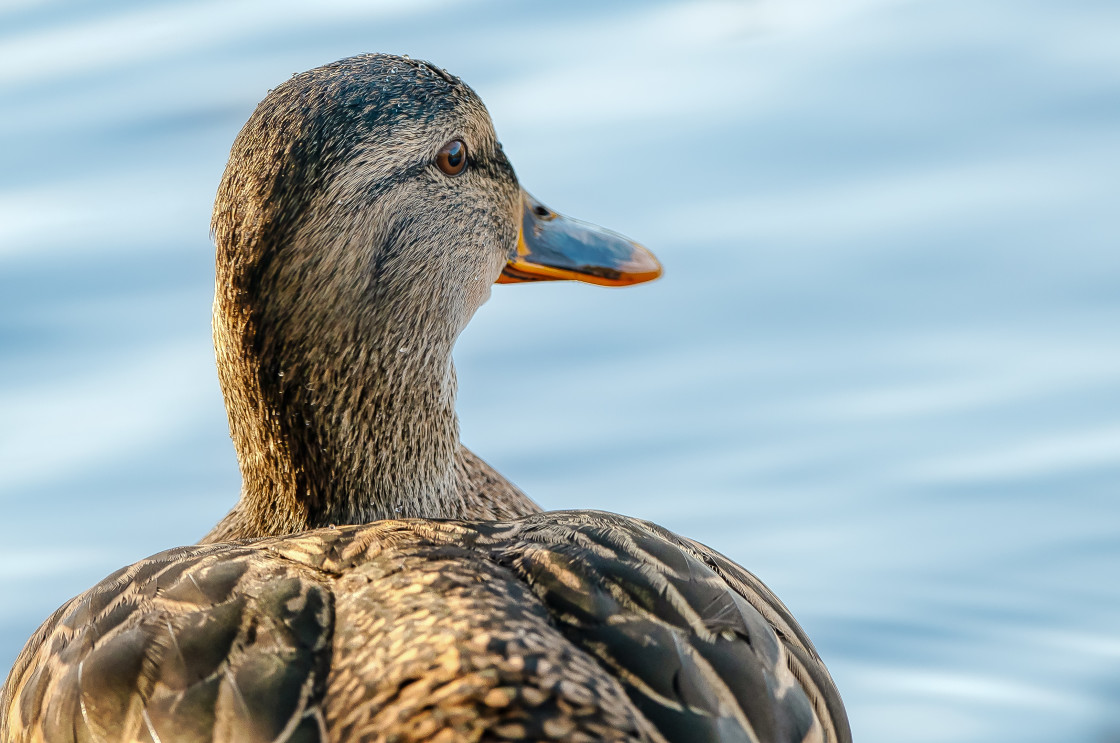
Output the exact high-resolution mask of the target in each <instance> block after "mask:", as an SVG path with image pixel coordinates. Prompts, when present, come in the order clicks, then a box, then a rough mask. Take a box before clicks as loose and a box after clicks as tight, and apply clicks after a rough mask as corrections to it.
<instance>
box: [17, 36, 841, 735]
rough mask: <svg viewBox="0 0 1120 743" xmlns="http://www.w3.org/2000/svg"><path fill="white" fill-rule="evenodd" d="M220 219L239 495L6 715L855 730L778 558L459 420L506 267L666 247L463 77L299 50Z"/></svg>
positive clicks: (95, 602)
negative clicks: (510, 450) (617, 221)
mask: <svg viewBox="0 0 1120 743" xmlns="http://www.w3.org/2000/svg"><path fill="white" fill-rule="evenodd" d="M211 229H212V236H213V239H214V242H215V245H216V270H215V301H214V345H215V350H216V359H217V367H218V375H219V379H220V382H221V388H222V392H223V395H224V398H225V403H226V409H227V412H228V417H229V428H230V436H231V439H232V441H233V444H234V447H235V449H236V452H237V456H238V462H239V466H240V470H241V475H242V488H241V493H240V498H239V500H238V501H237V503H236V505H235V506H234V507H233V509H232V510H231V511H230V512H229V513H228V514H227V515H226V516H225V517H224V518H222V519H221V520H220V521H219V522H218V524H217V525H216V526H215V527H214V528H213V530H212V531H210V532H209V533H208V534H207V535H206V536H205V537H204V538H203V539H201V540H200V542H198V543H196V544H193V545H189V546H183V547H178V548H174V549H170V550H167V551H165V552H161V553H159V554H157V555H154V556H152V557H149V558H147V559H144V560H141V561H139V562H136V563H134V564H132V565H130V566H127V567H124V568H122V569H120V570H118V571H116V572H114V573H112V574H111V575H109V576H108V577H106V578H105V579H104V580H102V581H101V582H100V583H98V584H97V585H96V586H94V587H92V588H91V589H89V590H88V591H86V592H84V593H82V594H80V595H78V596H77V597H75V598H73V599H71V600H70V601H69V602H67V603H65V604H64V605H63V606H62V607H60V608H59V609H58V610H57V611H56V612H55V613H54V614H52V615H51V616H50V617H49V618H48V619H47V620H46V621H45V622H44V623H43V625H42V626H41V627H40V628H39V629H38V631H36V632H35V634H34V635H33V636H32V637H31V638H30V639H29V640H28V642H27V644H26V646H25V647H24V649H23V651H22V653H21V654H20V655H19V657H18V659H17V660H16V662H15V665H14V666H13V668H12V669H11V672H10V673H9V675H8V677H7V680H6V682H5V684H4V686H3V688H2V690H0V741H3V743H16V742H17V741H18V742H23V741H28V742H30V741H36V742H47V743H61V742H63V741H66V742H67V743H69V742H71V741H73V742H75V743H76V742H77V741H150V742H151V743H172V742H173V741H174V742H176V743H187V742H194V741H231V742H232V741H239V742H245V743H249V742H256V741H262V742H263V741H273V742H290V743H303V742H305V741H335V742H339V743H341V742H350V741H384V742H386V743H388V742H389V741H395V742H398V743H404V742H409V741H416V742H419V741H432V742H434V743H455V742H458V741H529V740H551V741H571V742H573V743H574V742H576V741H648V742H651V743H675V742H677V741H691V742H693V743H697V742H699V743H703V742H707V741H713V742H714V741H724V742H727V741H733V742H739V741H742V742H747V741H750V742H751V743H779V742H783V743H784V742H786V741H802V742H809V741H818V742H828V743H832V742H834V741H838V742H846V741H850V740H851V732H850V728H849V725H848V720H847V716H846V713H845V710H844V706H843V703H842V701H841V698H840V695H839V692H838V691H837V689H836V686H835V684H834V682H833V680H832V678H831V676H830V675H829V672H828V670H827V668H826V667H825V665H824V663H823V661H822V660H821V658H820V656H819V654H818V653H817V651H816V650H815V649H814V647H813V645H812V643H811V641H810V640H809V638H808V636H807V635H806V633H805V632H804V630H803V629H802V628H801V627H800V625H798V623H797V621H796V620H795V619H794V617H793V615H792V614H791V613H790V611H789V610H788V609H787V608H786V607H785V605H784V604H783V603H782V602H781V601H780V600H779V599H778V598H777V597H776V596H775V595H774V594H773V593H772V592H771V591H770V590H769V589H768V588H767V587H766V586H765V585H764V584H763V583H762V582H761V581H760V580H759V579H758V578H756V577H755V576H754V575H753V574H751V573H750V572H748V571H747V570H746V569H744V568H742V567H740V566H739V565H737V564H735V563H734V562H732V561H731V560H729V559H727V558H726V557H724V556H723V555H721V554H720V553H718V552H716V551H715V550H713V549H711V548H709V547H706V546H704V545H702V544H700V543H698V542H695V541H693V540H690V539H687V538H685V537H681V536H678V535H676V534H674V533H672V532H670V531H669V530H667V529H664V528H662V527H660V526H657V525H655V524H653V523H650V522H647V521H643V520H640V519H636V518H631V517H626V516H621V515H618V514H612V513H607V512H603V511H594V510H573V511H555V512H547V511H543V510H542V509H541V508H540V507H539V506H538V505H537V504H536V503H534V502H533V501H532V500H531V499H530V498H529V497H528V496H526V495H525V494H524V493H523V492H522V491H521V490H520V489H518V488H517V487H516V486H514V485H513V484H512V483H510V482H509V481H508V480H507V479H506V478H504V477H503V476H502V475H500V474H499V473H498V472H497V471H496V470H494V469H493V468H492V467H490V466H489V465H488V464H486V463H485V462H484V461H483V460H482V459H481V458H479V457H478V456H476V455H475V454H474V453H472V452H471V451H469V450H468V449H467V448H465V447H464V446H463V445H462V444H461V443H460V441H459V430H458V420H457V417H456V413H455V394H456V380H455V370H454V366H453V364H452V360H451V354H452V348H453V346H454V344H455V340H456V338H457V337H458V335H459V334H460V332H461V331H462V330H463V329H464V327H466V325H467V323H468V321H469V320H470V319H471V317H472V315H473V314H474V312H475V311H476V310H477V309H478V308H479V307H480V306H481V305H482V304H483V303H484V302H485V301H486V300H487V298H488V297H489V296H490V292H491V288H492V286H493V285H494V284H496V283H502V284H505V283H531V282H537V281H554V280H578V281H584V282H588V283H592V284H598V285H604V286H625V285H632V284H639V283H642V282H645V281H649V280H652V279H655V278H657V277H658V276H659V275H660V273H661V266H660V264H659V263H658V261H657V259H656V258H655V257H654V256H653V254H652V253H650V252H649V251H648V250H646V249H645V248H644V247H642V246H641V245H639V244H638V243H636V242H633V241H631V240H629V239H628V238H625V237H623V236H621V235H618V234H616V233H614V232H611V231H609V230H605V229H602V228H599V227H595V226H593V225H589V224H586V223H583V222H580V221H578V220H574V219H570V218H568V217H565V216H563V215H561V214H559V213H557V212H554V211H552V210H551V209H549V208H548V207H546V206H544V205H543V204H542V203H541V202H539V201H537V200H536V199H534V198H533V197H532V196H530V195H529V194H528V192H527V191H525V190H524V189H523V188H522V187H521V185H520V184H519V182H518V180H517V177H516V175H515V173H514V170H513V167H512V166H511V165H510V162H509V160H508V159H507V157H506V155H505V153H504V152H503V150H502V146H501V144H500V143H499V141H498V139H497V136H496V134H495V130H494V127H493V124H492V122H491V120H490V116H489V114H488V113H487V110H486V108H485V106H484V105H483V103H482V101H481V100H480V99H479V97H478V96H477V95H476V94H475V92H474V91H473V90H472V89H471V88H470V87H469V86H467V84H466V83H464V82H463V81H462V80H460V79H459V78H458V77H455V76H453V75H451V74H449V73H448V72H446V71H444V70H443V69H441V68H439V67H437V66H435V65H433V64H431V63H428V62H423V61H419V60H414V59H411V58H409V57H405V56H396V55H389V54H363V55H359V56H355V57H350V58H347V59H343V60H340V61H338V62H335V63H332V64H328V65H325V66H322V67H318V68H316V69H313V70H310V71H308V72H304V73H301V74H297V75H295V76H293V77H292V78H290V79H289V80H287V81H286V82H284V83H282V84H281V85H279V86H278V87H276V88H275V89H273V90H271V91H270V92H269V93H268V95H267V97H266V98H265V99H264V100H263V101H262V102H261V103H260V104H259V105H258V106H257V108H256V110H255V111H254V113H253V114H252V116H251V117H250V118H249V120H248V122H247V123H246V124H245V126H244V128H243V129H242V130H241V132H240V134H239V135H238V136H237V138H236V140H235V142H234V144H233V147H232V150H231V153H230V158H229V161H228V165H227V167H226V169H225V173H224V175H223V177H222V180H221V184H220V186H219V189H218V193H217V198H216V202H215V209H214V216H213V221H212V225H211Z"/></svg>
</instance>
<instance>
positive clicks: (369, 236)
mask: <svg viewBox="0 0 1120 743" xmlns="http://www.w3.org/2000/svg"><path fill="white" fill-rule="evenodd" d="M212 229H213V233H214V237H215V242H216V243H217V271H216V274H217V292H216V299H215V343H216V347H217V353H218V366H219V375H220V377H221V381H222V386H223V392H224V393H225V395H226V403H227V408H228V410H229V415H230V425H231V432H232V434H233V438H234V441H235V444H236V445H237V448H238V454H239V458H240V460H241V465H242V472H243V474H244V475H245V483H246V484H245V487H246V489H247V491H249V490H253V489H258V490H261V491H262V492H271V491H274V490H277V489H280V490H292V491H293V495H294V497H296V498H297V499H298V500H300V501H301V503H303V504H304V505H305V506H307V507H309V508H312V510H314V509H315V508H317V507H318V506H316V505H315V504H317V503H321V502H323V501H325V500H330V496H328V495H326V494H324V493H320V492H317V489H321V488H322V487H323V485H322V483H339V482H345V484H346V486H347V487H348V488H349V489H351V490H353V489H355V488H368V487H370V483H369V482H367V481H366V480H368V479H369V478H370V477H372V478H374V479H378V478H380V479H382V480H385V483H383V485H385V487H386V488H389V489H392V490H394V491H395V492H398V493H401V492H403V493H405V494H406V495H407V494H408V493H409V491H412V490H425V489H431V488H432V487H434V488H435V489H436V490H439V489H440V488H441V487H444V486H443V485H441V482H443V480H445V479H446V477H443V475H441V474H440V472H437V470H441V471H442V470H443V469H446V467H447V457H446V456H445V455H446V454H447V452H446V451H444V450H445V449H447V448H448V447H451V446H452V444H453V445H454V446H455V447H457V445H458V441H457V426H456V424H455V420H454V411H453V403H454V376H453V373H452V371H451V365H450V354H451V347H452V346H453V344H454V341H455V338H456V337H457V336H458V334H459V332H460V331H461V330H462V329H463V328H464V327H465V325H466V323H467V322H468V320H469V319H470V317H471V316H472V315H473V313H474V312H475V310H476V309H478V307H479V306H480V305H481V304H482V303H483V302H484V301H485V300H486V298H487V297H488V296H489V293H490V288H491V286H492V285H493V284H494V283H495V282H499V281H500V282H502V283H508V282H515V281H537V280H549V279H578V280H584V281H589V282H591V283H597V284H608V285H621V284H630V283H638V282H641V281H647V280H649V279H652V278H656V277H657V276H658V275H659V273H660V267H659V265H658V264H657V261H656V259H654V258H653V256H652V255H651V254H650V253H649V252H648V251H646V250H645V249H644V248H642V247H641V246H639V245H637V244H636V243H633V242H631V241H630V240H627V239H626V238H623V237H621V236H619V235H616V234H614V233H610V232H608V231H606V230H602V229H599V228H596V227H592V226H590V225H585V224H582V223H579V222H575V221H574V220H568V219H566V218H564V217H561V216H560V215H557V214H556V213H554V212H552V211H551V210H549V209H547V208H546V207H544V206H543V205H541V204H540V203H538V202H536V201H535V200H534V199H532V197H530V196H529V195H528V194H527V193H526V192H525V191H523V190H522V189H521V187H520V186H519V184H518V182H517V178H516V176H515V175H514V171H513V168H512V167H511V166H510V163H509V161H508V160H507V159H506V156H505V154H504V153H503V151H502V147H501V145H500V143H499V142H498V139H497V136H496V135H495V133H494V128H493V125H492V124H491V122H490V117H489V115H488V114H487V112H486V108H485V107H484V106H483V104H482V101H481V100H479V98H478V96H477V95H475V93H474V91H472V90H471V89H470V88H469V87H468V86H467V85H466V84H464V83H463V82H462V81H460V80H459V79H458V78H455V77H453V76H451V75H449V74H447V73H446V72H444V71H442V70H440V69H438V68H436V67H434V66H431V65H429V64H426V63H423V62H418V61H414V60H410V59H407V58H401V57H395V56H389V55H372V54H371V55H362V56H358V57H352V58H350V59H345V60H342V61H339V62H336V63H334V64H331V65H327V66H325V67H320V68H317V69H315V70H311V71H309V72H306V73H302V74H299V75H295V76H293V77H292V78H291V79H290V80H288V81H287V82H285V83H283V84H281V85H280V86H278V87H277V88H275V89H274V90H272V91H271V92H270V93H269V95H268V96H267V97H266V98H265V100H264V101H262V102H261V103H260V105H259V106H258V107H257V109H256V111H255V112H254V113H253V115H252V117H251V118H250V119H249V121H248V123H247V124H246V125H245V127H244V128H243V129H242V131H241V133H240V134H239V135H238V137H237V140H236V141H235V143H234V145H233V149H232V152H231V155H230V160H229V164H228V166H227V168H226V171H225V175H224V177H223V179H222V183H221V186H220V187H219V190H218V196H217V202H216V205H215V211H214V220H213V225H212ZM363 437H365V438H369V439H370V440H369V441H366V440H364V439H363ZM371 437H372V438H371ZM373 439H376V440H373ZM450 439H454V441H453V442H452V441H450ZM371 457H372V460H371ZM398 460H401V461H398ZM403 460H408V461H403ZM429 460H430V461H429ZM417 467H419V468H418V469H417ZM444 474H446V473H444ZM441 477H443V480H441ZM355 478H358V479H361V482H358V481H356V480H355ZM284 480H286V481H287V482H279V481H284ZM289 507H291V504H279V505H276V506H275V508H281V509H282V508H289ZM323 507H324V508H327V506H323ZM328 510H331V511H338V510H339V509H338V508H335V507H334V506H330V507H329V508H328ZM358 510H361V509H358ZM413 510H415V509H412V508H405V509H403V512H412V511H413ZM421 510H423V511H425V512H424V513H416V514H415V515H439V514H438V513H437V514H432V513H428V512H427V511H430V510H431V509H421ZM437 510H438V509H437ZM355 515H363V516H364V515H368V514H365V513H363V514H355V513H354V508H350V509H349V510H347V509H342V511H341V512H340V513H333V514H332V515H331V516H332V517H340V518H336V519H335V520H350V517H353V516H355ZM312 521H314V519H312Z"/></svg>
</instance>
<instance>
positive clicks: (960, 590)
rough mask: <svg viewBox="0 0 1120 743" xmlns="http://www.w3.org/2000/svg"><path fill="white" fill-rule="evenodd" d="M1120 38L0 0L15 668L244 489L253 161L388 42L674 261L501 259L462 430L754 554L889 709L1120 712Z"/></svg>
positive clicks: (561, 480) (1110, 22)
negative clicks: (230, 290) (592, 273)
mask: <svg viewBox="0 0 1120 743" xmlns="http://www.w3.org/2000/svg"><path fill="white" fill-rule="evenodd" d="M1117 38H1120V6H1118V5H1117V4H1116V3H1115V2H1111V1H1109V0H1030V1H1028V2H1022V0H1016V1H1014V2H1012V0H1002V1H1000V0H910V1H907V2H902V1H894V2H892V1H890V0H829V1H827V2H826V1H825V0H819V1H813V0H798V1H796V2H794V1H792V0H781V2H779V1H778V0H762V1H759V2H754V3H741V2H727V3H720V2H690V3H684V2H681V3H665V2H659V3H649V2H642V3H639V2H629V3H622V4H610V5H609V6H608V5H606V4H599V3H593V2H578V3H564V4H555V5H554V6H552V7H545V6H541V5H538V4H519V3H514V2H481V1H480V2H438V1H436V0H425V1H424V2H414V1H409V2H404V1H403V0H401V1H399V2H380V3H364V2H356V1H347V0H328V1H326V2H319V3H315V4H311V3H295V2H279V3H278V2H265V1H264V0H234V1H232V2H217V1H216V0H214V1H213V2H196V3H162V4H155V3H142V2H137V1H134V0H128V1H125V0H110V1H104V0H103V1H102V2H99V3H96V4H93V3H88V4H79V3H70V2H32V1H25V2H12V0H8V3H7V5H5V6H3V8H2V9H0V110H3V112H4V115H3V116H2V117H0V137H2V138H3V147H2V148H0V350H2V353H0V416H2V418H0V420H2V421H3V425H2V426H0V513H2V514H3V515H2V523H3V525H4V530H3V534H4V536H3V539H2V540H0V596H2V597H3V598H2V599H0V669H6V668H7V667H8V666H9V665H10V663H11V661H12V660H13V659H14V657H15V655H16V653H18V651H19V648H20V647H21V646H22V643H23V641H24V640H25V639H26V637H27V636H28V635H29V634H30V633H31V632H32V631H33V630H34V628H35V627H36V626H37V624H38V623H39V622H40V621H41V620H42V619H43V618H44V617H45V616H46V615H47V614H48V613H49V612H50V611H52V610H53V609H54V608H55V607H56V606H57V605H58V604H60V603H61V602H63V601H64V600H65V599H67V598H69V597H70V596H71V595H73V594H74V593H77V592H78V591H80V590H82V589H84V588H86V587H88V586H89V585H90V584H92V583H93V582H95V581H96V580H98V579H99V578H101V577H102V576H103V575H104V574H106V573H108V572H110V571H111V570H113V569H115V568H117V567H118V566H120V565H122V564H125V563H128V562H131V561H133V560H136V559H138V558H140V557H143V556H145V555H147V554H149V553H152V552H156V551H158V550H161V549H164V548H166V547H169V546H172V545H177V544H182V543H188V542H191V541H193V540H195V539H197V538H198V537H199V536H201V535H202V534H203V533H204V532H205V531H206V530H207V529H208V528H209V526H210V525H212V524H213V523H214V522H215V521H216V520H217V519H218V518H219V517H220V516H221V515H222V514H224V513H225V511H226V510H227V509H228V508H229V507H230V506H231V505H232V504H233V502H234V499H235V498H236V493H237V490H238V474H237V469H236V463H235V461H234V458H233V453H232V448H231V446H230V444H229V440H228V435H227V430H226V423H225V417H224V411H223V408H222V404H221V399H220V395H219V391H218V386H217V383H216V378H215V374H214V370H213V356H212V351H211V348H210V335H209V333H210V330H209V312H210V300H211V293H212V286H211V282H212V280H213V278H212V277H213V273H212V271H213V268H212V260H213V258H212V255H213V254H212V246H211V244H210V242H209V239H208V234H207V228H208V223H209V210H210V206H211V200H212V197H213V193H214V189H215V187H216V184H217V181H218V178H219V176H220V174H221V171H222V168H223V165H224V161H225V157H226V154H227V153H228V150H229V146H230V144H231V142H232V141H233V138H234V136H235V134H236V133H237V131H238V129H239V128H240V126H241V124H242V123H243V122H244V120H245V119H246V118H247V117H248V115H249V113H250V112H251V111H252V109H253V106H254V105H255V104H256V102H257V101H258V100H259V99H260V98H261V97H263V95H264V94H265V92H266V91H267V90H268V88H270V87H272V86H274V85H276V84H277V83H279V82H280V81H282V80H284V79H285V78H286V77H287V76H288V75H290V74H292V73H294V72H297V71H300V70H304V69H308V68H310V67H314V66H316V65H319V64H323V63H325V62H329V61H332V60H335V59H338V58H340V57H344V56H348V55H351V54H355V53H359V52H363V51H393V52H398V53H407V54H410V55H412V56H414V57H420V58H425V59H430V60H432V61H433V62H435V63H437V64H440V65H442V66H444V67H447V68H448V69H450V70H451V71H452V72H454V73H455V74H458V75H460V76H462V77H463V78H464V79H465V80H467V81H468V82H469V83H470V84H471V85H472V86H473V87H474V88H475V89H476V90H477V91H478V92H479V94H480V95H481V96H482V98H483V99H484V100H485V101H486V102H487V104H488V106H489V108H490V111H491V114H492V115H493V118H494V121H495V123H496V126H497V129H498V132H499V135H500V136H501V137H502V140H503V142H504V144H505V148H506V151H507V153H509V155H510V157H511V160H512V161H513V163H514V165H515V167H516V168H517V170H518V174H519V177H520V178H521V180H522V182H523V184H525V185H526V186H527V187H528V188H529V189H530V190H531V191H532V192H533V193H535V194H536V195H537V196H538V197H540V198H541V199H542V200H544V201H545V202H546V203H548V204H549V205H550V206H552V207H553V208H555V209H558V210H560V211H563V212H565V213H568V214H571V215H574V216H578V217H580V218H582V219H585V220H590V221H595V222H598V223H600V224H604V225H606V226H609V227H611V228H613V229H615V230H618V231H621V232H623V233H625V234H628V235H631V236H633V237H635V238H637V239H639V240H641V241H642V242H644V243H646V244H647V245H649V246H650V247H651V248H653V249H654V250H655V251H656V252H657V253H658V254H659V256H660V257H661V258H662V260H663V261H664V263H665V265H666V275H665V278H664V279H663V280H662V281H660V282H658V283H656V284H654V285H651V286H646V287H641V288H635V289H632V290H623V291H607V290H602V289H598V288H595V287H590V286H583V285H571V284H555V285H542V286H514V287H497V288H496V289H495V291H494V296H493V298H492V299H491V301H490V303H489V304H488V305H487V306H485V307H484V308H483V309H482V310H481V311H480V313H479V314H478V316H477V317H476V319H475V321H474V322H473V324H472V325H471V327H470V328H469V329H468V330H467V332H466V333H465V334H464V336H463V337H462V339H461V341H460V343H459V347H458V350H457V355H456V359H457V364H458V369H459V379H460V404H459V408H460V414H461V418H462V430H463V438H464V439H465V441H466V442H467V443H468V445H470V446H471V447H472V448H474V449H475V450H476V451H477V452H479V453H480V454H482V455H483V456H484V457H485V458H487V459H488V460H490V461H491V462H492V463H493V464H495V465H496V466H497V467H498V469H500V470H501V471H503V472H504V473H506V474H507V475H509V476H510V477H511V478H512V479H513V480H514V481H515V482H517V483H519V484H520V485H522V486H523V487H524V488H525V490H527V491H528V492H529V493H530V494H531V495H533V496H534V497H535V498H536V499H537V500H538V501H539V502H541V503H542V504H544V505H545V506H546V507H550V508H567V507H585V506H586V507H598V508H604V509H609V510H614V511H620V512H624V513H628V514H633V515H637V516H642V517H646V518H650V519H653V520H655V521H658V522H660V523H662V524H664V525H666V526H668V527H670V528H672V529H674V530H677V531H680V532H683V533H686V534H688V535H690V536H692V537H695V538H697V539H700V540H701V541H703V542H706V543H708V544H710V545H712V546H714V547H716V548H717V549H720V550H721V551H723V552H725V553H727V554H728V555H729V556H731V557H732V558H734V559H735V560H737V561H739V562H741V563H742V564H744V565H746V566H747V567H749V568H750V569H752V570H754V571H755V572H756V573H757V574H758V575H759V576H761V577H762V578H763V579H764V580H766V581H767V582H768V583H769V584H770V585H771V587H773V588H774V589H775V590H776V591H777V593H778V594H779V595H781V596H782V597H783V598H784V599H785V601H786V602H787V603H788V604H789V606H790V607H791V608H792V609H793V610H794V612H795V613H796V614H797V616H798V617H799V618H800V620H801V621H802V623H803V624H804V625H805V626H806V628H807V629H808V631H809V633H810V635H811V636H812V637H813V638H814V640H815V641H816V643H817V646H818V648H819V650H820V651H821V653H822V655H824V657H825V658H826V660H827V661H828V662H829V666H830V668H831V669H832V672H833V675H834V676H835V678H836V681H837V683H838V685H839V686H840V689H841V691H842V693H843V694H844V697H845V699H846V700H847V703H848V708H849V711H850V715H851V718H852V726H853V729H854V731H855V733H856V736H857V739H859V740H861V741H864V742H865V743H874V742H876V741H881V742H886V741H903V740H905V741H915V742H920V741H938V742H939V743H952V742H957V741H960V742H964V741H996V740H1008V741H1010V740H1015V741H1020V742H1030V741H1040V742H1041V741H1054V740H1100V739H1103V737H1104V736H1108V735H1110V734H1115V731H1116V730H1117V729H1118V728H1117V726H1120V717H1118V716H1117V713H1116V702H1115V700H1116V696H1117V691H1118V690H1120V581H1118V576H1120V520H1118V504H1117V495H1118V478H1117V476H1118V474H1120V385H1118V379H1120V250H1118V247H1120V245H1118V238H1117V235H1118V234H1120V216H1118V215H1120V208H1118V206H1117V197H1118V194H1120V44H1118V43H1117ZM527 390H531V391H532V394H533V396H532V397H531V398H528V399H527V398H526V397H525V394H526V391H527Z"/></svg>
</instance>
